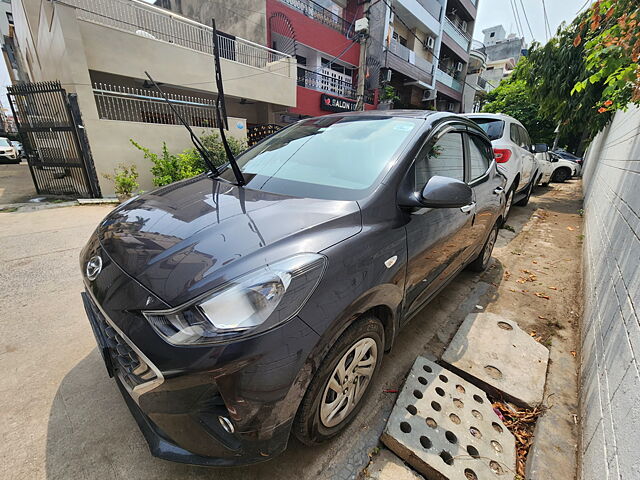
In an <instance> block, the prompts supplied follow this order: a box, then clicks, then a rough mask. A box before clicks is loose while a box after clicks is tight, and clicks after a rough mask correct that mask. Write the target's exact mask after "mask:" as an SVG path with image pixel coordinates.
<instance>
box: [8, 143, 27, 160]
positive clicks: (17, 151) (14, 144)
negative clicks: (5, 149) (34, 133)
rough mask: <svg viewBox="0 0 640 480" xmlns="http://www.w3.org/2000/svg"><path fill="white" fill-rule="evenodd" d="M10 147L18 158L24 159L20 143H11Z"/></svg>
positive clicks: (24, 155)
mask: <svg viewBox="0 0 640 480" xmlns="http://www.w3.org/2000/svg"><path fill="white" fill-rule="evenodd" d="M11 145H12V146H13V148H15V149H16V153H17V154H18V157H20V158H26V157H27V156H26V154H25V152H24V147H23V146H22V143H20V142H16V141H12V142H11Z"/></svg>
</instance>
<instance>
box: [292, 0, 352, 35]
mask: <svg viewBox="0 0 640 480" xmlns="http://www.w3.org/2000/svg"><path fill="white" fill-rule="evenodd" d="M281 1H282V3H285V4H287V5H289V6H290V7H293V8H295V9H296V10H299V11H300V12H302V13H304V14H305V15H306V16H307V17H310V18H313V19H314V20H316V21H318V22H320V23H323V24H324V25H327V26H329V27H331V28H333V29H334V30H337V31H339V32H340V33H342V34H343V35H347V34H348V33H349V30H350V29H351V23H350V22H348V21H347V20H345V19H344V18H342V17H341V16H340V15H338V14H336V13H333V12H332V11H331V10H328V9H326V8H324V7H323V6H322V5H318V4H317V3H316V2H314V1H313V0H281Z"/></svg>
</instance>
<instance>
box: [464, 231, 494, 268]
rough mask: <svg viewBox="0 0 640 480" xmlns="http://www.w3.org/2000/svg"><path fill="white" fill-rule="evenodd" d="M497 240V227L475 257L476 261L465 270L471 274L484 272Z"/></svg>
mask: <svg viewBox="0 0 640 480" xmlns="http://www.w3.org/2000/svg"><path fill="white" fill-rule="evenodd" d="M497 238H498V225H496V226H495V227H493V230H491V233H490V234H489V238H487V241H486V242H485V244H484V247H482V250H481V251H480V253H479V254H478V256H477V257H476V259H475V260H474V261H473V262H471V263H470V264H469V266H468V267H467V268H469V270H471V271H473V272H478V273H480V272H484V271H485V270H486V269H487V267H488V266H489V262H491V255H492V253H493V247H495V245H496V239H497Z"/></svg>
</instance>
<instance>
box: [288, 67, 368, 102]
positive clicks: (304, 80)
mask: <svg viewBox="0 0 640 480" xmlns="http://www.w3.org/2000/svg"><path fill="white" fill-rule="evenodd" d="M298 85H299V86H301V87H305V88H310V89H311V90H319V91H321V92H328V93H333V94H335V95H340V96H341V97H345V98H350V99H353V100H355V98H356V89H355V88H353V84H352V83H351V82H347V81H345V80H342V79H340V78H337V77H333V76H329V75H324V74H322V73H319V72H314V71H313V70H307V69H305V68H301V67H298Z"/></svg>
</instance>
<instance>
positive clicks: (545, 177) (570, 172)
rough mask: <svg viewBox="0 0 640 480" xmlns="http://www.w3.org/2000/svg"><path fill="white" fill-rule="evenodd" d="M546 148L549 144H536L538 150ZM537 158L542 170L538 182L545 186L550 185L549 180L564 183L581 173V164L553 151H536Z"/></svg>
mask: <svg viewBox="0 0 640 480" xmlns="http://www.w3.org/2000/svg"><path fill="white" fill-rule="evenodd" d="M545 148H547V146H546V145H544V144H541V145H536V149H537V150H543V149H545ZM536 160H537V161H538V165H539V167H540V171H541V176H540V180H539V182H538V183H541V184H542V185H543V186H545V187H546V186H547V185H549V182H558V183H562V182H564V181H565V180H568V179H570V178H571V177H574V176H576V175H578V173H579V169H580V165H578V164H577V163H575V162H572V161H570V160H565V159H564V158H562V157H560V156H558V155H556V154H554V153H553V152H548V151H547V152H544V153H536Z"/></svg>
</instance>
